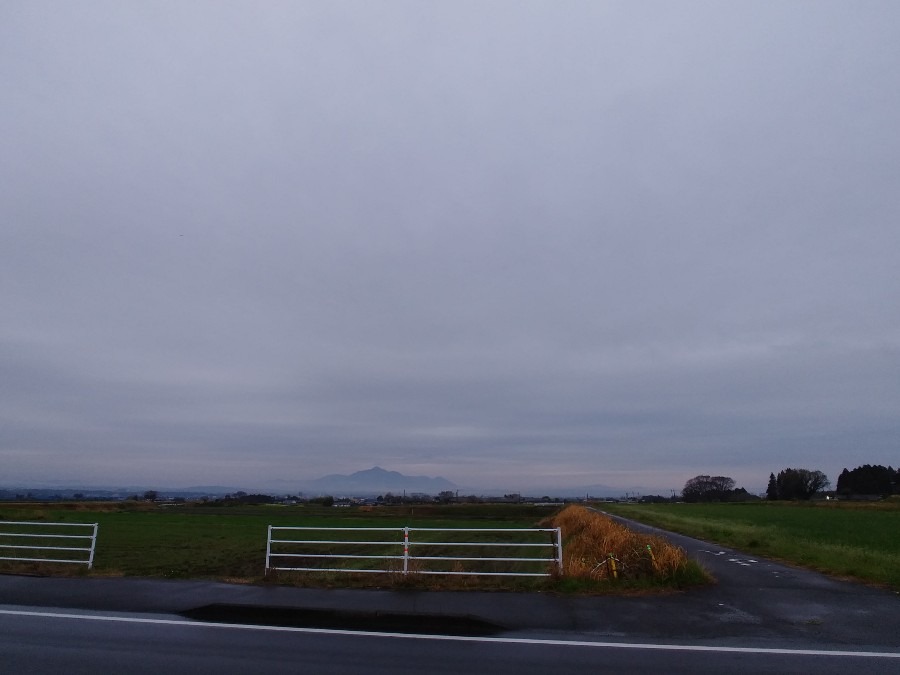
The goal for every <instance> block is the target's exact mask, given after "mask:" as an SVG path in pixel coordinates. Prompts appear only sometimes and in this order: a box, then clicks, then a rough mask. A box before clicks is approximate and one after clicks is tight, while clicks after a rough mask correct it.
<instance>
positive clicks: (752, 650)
mask: <svg viewBox="0 0 900 675" xmlns="http://www.w3.org/2000/svg"><path fill="white" fill-rule="evenodd" d="M0 614H5V615H8V616H35V617H43V618H48V619H81V620H84V621H110V622H117V623H143V624H156V625H162V626H190V627H193V628H204V627H205V628H230V629H236V630H260V631H270V632H276V633H310V634H316V635H356V636H360V637H379V638H398V639H402V640H443V641H448V642H488V643H491V642H494V643H499V644H521V645H547V646H553V647H599V648H604V649H656V650H664V651H677V652H726V653H738V654H785V655H796V656H852V657H864V658H878V659H900V652H851V651H837V650H828V649H770V648H756V647H714V646H709V645H668V644H645V643H641V642H589V641H582V640H540V639H531V638H503V637H466V636H462V635H417V634H413V633H381V632H376V631H355V630H339V629H331V628H298V627H294V626H257V625H253V624H242V623H217V622H201V621H186V620H183V619H142V618H139V617H130V616H108V615H103V614H66V613H63V612H31V611H25V610H10V609H0Z"/></svg>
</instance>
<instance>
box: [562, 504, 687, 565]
mask: <svg viewBox="0 0 900 675" xmlns="http://www.w3.org/2000/svg"><path fill="white" fill-rule="evenodd" d="M545 523H546V524H547V525H549V526H550V527H559V528H561V529H562V536H563V572H562V573H563V576H564V577H575V578H582V579H613V578H616V579H624V580H638V579H658V580H664V579H671V578H673V577H674V576H676V575H677V574H678V573H679V572H680V571H682V570H683V569H684V567H685V566H686V565H687V564H688V557H687V554H686V553H685V552H684V549H682V548H680V547H678V546H674V545H672V544H670V543H669V542H668V541H666V540H665V539H663V538H662V537H657V536H655V535H648V534H639V533H637V532H634V531H632V530H629V529H628V528H627V527H625V526H623V525H620V524H619V523H617V522H615V521H614V520H612V518H609V517H608V516H605V515H603V514H601V513H597V512H596V511H592V510H590V509H586V508H585V507H583V506H575V505H572V506H568V507H566V508H565V509H563V510H562V511H560V512H559V513H558V514H556V515H555V516H552V517H551V518H549V519H548V520H547V521H545Z"/></svg>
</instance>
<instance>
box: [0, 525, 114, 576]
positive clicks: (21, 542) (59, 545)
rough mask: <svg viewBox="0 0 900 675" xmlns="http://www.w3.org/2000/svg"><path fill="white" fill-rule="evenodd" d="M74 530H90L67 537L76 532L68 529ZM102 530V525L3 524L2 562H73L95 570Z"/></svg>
mask: <svg viewBox="0 0 900 675" xmlns="http://www.w3.org/2000/svg"><path fill="white" fill-rule="evenodd" d="M73 527H74V528H88V529H82V530H80V531H79V530H76V532H78V533H77V534H66V532H67V531H69V532H71V531H72V530H67V528H73ZM98 527H99V524H98V523H44V522H39V523H34V522H26V521H0V560H11V561H15V562H42V563H72V564H76V565H87V566H88V569H91V568H92V567H93V566H94V551H95V549H96V546H97V529H98ZM88 532H89V533H88ZM61 540H62V541H61ZM77 544H82V545H81V546H78V545H77ZM63 556H66V557H63Z"/></svg>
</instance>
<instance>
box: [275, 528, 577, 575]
mask: <svg viewBox="0 0 900 675" xmlns="http://www.w3.org/2000/svg"><path fill="white" fill-rule="evenodd" d="M387 532H390V533H394V535H395V538H391V537H390V536H389V535H386V534H384V533H387ZM285 537H290V538H285ZM296 537H299V538H296ZM461 537H462V538H461ZM489 552H491V553H494V555H486V553H489ZM531 554H533V555H531ZM273 570H277V571H285V572H353V573H357V572H358V573H368V574H371V573H375V574H378V573H400V574H404V575H405V574H448V575H477V576H506V577H546V576H550V575H552V574H553V571H554V570H555V571H557V572H559V573H561V572H562V533H561V531H560V529H559V528H552V529H523V528H515V529H502V528H468V529H466V528H460V529H456V528H452V529H451V528H430V527H282V526H273V525H270V526H269V529H268V537H267V541H266V574H268V573H269V572H270V571H273Z"/></svg>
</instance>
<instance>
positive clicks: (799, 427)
mask: <svg viewBox="0 0 900 675" xmlns="http://www.w3.org/2000/svg"><path fill="white" fill-rule="evenodd" d="M898 20H900V8H898V6H896V5H895V3H891V2H867V3H862V4H859V3H844V2H835V3H830V2H815V3H805V2H796V3H780V2H772V3H768V2H762V3H753V4H752V5H747V6H735V5H723V4H720V3H706V2H692V3H688V4H683V3H682V4H679V5H678V6H675V5H672V4H671V3H663V2H660V3H655V2H647V3H637V4H636V3H631V2H622V3H618V2H609V3H581V2H566V3H551V4H547V3H528V2H525V3H522V2H514V3H513V2H510V3H507V2H492V3H489V4H487V5H485V4H484V3H476V2H471V3H467V2H461V3H459V2H453V3H438V4H435V3H429V4H425V5H423V4H421V3H418V2H385V3H366V2H333V3H279V2H272V3H267V4H265V5H262V6H259V5H257V4H255V3H249V2H248V3H241V2H237V3H228V4H224V3H204V2H195V3H180V2H172V3H166V2H161V3H151V4H147V3H136V2H135V3H131V2H109V3H107V2H89V3H82V4H80V5H71V6H70V5H59V4H57V3H42V2H28V3H7V4H6V5H4V7H3V8H2V9H0V81H2V82H3V83H4V87H3V88H4V92H5V93H4V103H3V105H2V106H0V314H2V317H3V320H2V322H0V482H3V483H12V482H16V481H41V480H51V479H52V480H72V481H82V482H84V481H91V482H95V483H110V482H122V483H135V482H144V483H159V484H166V485H176V484H182V485H184V484H197V483H225V484H232V483H240V484H242V485H248V486H251V487H252V486H257V485H260V486H261V485H265V484H266V483H267V482H269V481H272V480H275V479H291V478H293V477H296V478H297V479H300V478H311V477H316V476H319V475H323V474H326V473H333V472H345V473H349V472H352V471H355V470H358V469H362V468H367V467H369V466H372V465H374V464H379V465H381V466H384V467H386V468H389V469H396V470H400V471H403V472H404V473H416V474H428V475H443V476H446V477H447V478H449V479H451V480H453V481H454V482H456V483H458V484H460V485H471V486H475V487H479V486H484V487H486V486H497V487H501V488H503V487H508V488H509V489H522V488H527V487H531V486H535V487H539V486H546V488H547V489H552V488H553V487H555V486H563V485H581V484H589V483H605V484H611V485H619V486H623V487H625V486H642V487H645V488H646V489H647V490H654V491H655V490H666V489H678V488H680V487H681V486H682V485H683V483H684V481H685V480H686V479H687V478H689V477H691V476H693V475H695V474H697V473H723V474H726V475H731V476H734V477H735V479H736V480H737V481H738V484H747V486H748V488H750V487H764V485H765V481H766V479H767V477H768V473H769V472H770V471H776V472H777V471H778V470H779V469H780V468H784V467H785V466H805V467H808V468H817V469H821V470H824V471H825V472H826V473H828V474H829V476H830V477H831V478H832V479H833V480H834V479H836V473H837V472H838V471H839V470H840V469H841V468H842V467H844V466H848V467H851V468H852V467H853V466H856V465H857V464H861V463H865V462H869V463H884V464H888V463H893V464H897V462H898V454H897V453H898V436H900V433H898V432H900V424H898V417H897V411H898V410H900V311H898V310H900V301H898V299H900V272H898V269H900V266H898V264H897V251H898V250H900V227H898V222H900V191H898V190H897V188H896V186H897V185H898V184H900V159H898V158H900V130H898V129H900V127H898V125H897V123H896V121H897V120H898V119H900V89H898V88H897V87H896V86H895V84H894V82H895V80H896V73H897V70H898V66H900V42H898V41H897V40H896V39H895V38H896V36H895V31H894V28H893V27H894V26H896V25H897V21H898Z"/></svg>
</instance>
